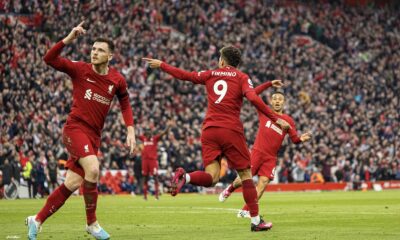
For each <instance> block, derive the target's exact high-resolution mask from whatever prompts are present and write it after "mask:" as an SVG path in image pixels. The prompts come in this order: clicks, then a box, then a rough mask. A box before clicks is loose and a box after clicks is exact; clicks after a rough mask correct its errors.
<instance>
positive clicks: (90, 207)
mask: <svg viewBox="0 0 400 240" xmlns="http://www.w3.org/2000/svg"><path fill="white" fill-rule="evenodd" d="M97 196H98V192H97V182H95V183H92V182H88V181H86V179H85V180H83V198H84V199H85V205H86V221H87V224H88V225H90V224H92V223H94V222H96V220H97V218H96V207H97Z"/></svg>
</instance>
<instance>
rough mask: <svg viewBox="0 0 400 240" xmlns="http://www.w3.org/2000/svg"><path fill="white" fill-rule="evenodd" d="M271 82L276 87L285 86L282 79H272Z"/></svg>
mask: <svg viewBox="0 0 400 240" xmlns="http://www.w3.org/2000/svg"><path fill="white" fill-rule="evenodd" d="M271 83H272V86H273V87H276V88H281V87H283V82H282V80H278V79H277V80H272V81H271Z"/></svg>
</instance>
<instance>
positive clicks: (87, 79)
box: [86, 78, 96, 83]
mask: <svg viewBox="0 0 400 240" xmlns="http://www.w3.org/2000/svg"><path fill="white" fill-rule="evenodd" d="M86 81H88V82H91V83H95V82H96V81H93V80H90V78H86Z"/></svg>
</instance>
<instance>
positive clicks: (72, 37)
mask: <svg viewBox="0 0 400 240" xmlns="http://www.w3.org/2000/svg"><path fill="white" fill-rule="evenodd" d="M84 23H85V21H82V22H81V23H79V25H78V26H76V27H74V28H73V29H72V31H71V32H70V33H69V34H68V36H66V37H65V38H64V39H63V40H62V41H63V43H64V44H65V45H67V44H70V43H72V42H73V41H74V40H75V39H77V38H78V37H79V36H81V35H83V34H85V33H86V29H84V28H83V24H84Z"/></svg>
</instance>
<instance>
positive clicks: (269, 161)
mask: <svg viewBox="0 0 400 240" xmlns="http://www.w3.org/2000/svg"><path fill="white" fill-rule="evenodd" d="M282 85H283V84H282V82H281V80H274V81H272V82H266V83H264V84H261V85H260V86H258V87H256V89H255V91H256V93H257V94H260V93H262V92H263V91H264V90H265V89H267V88H269V87H271V86H274V87H279V88H280V87H282ZM284 104H285V95H284V93H283V91H281V90H277V91H275V92H274V93H273V94H272V98H271V106H272V109H273V110H274V112H275V113H276V114H278V116H279V117H280V118H282V119H284V120H286V121H287V122H288V123H289V124H290V126H291V128H290V129H289V131H288V132H286V131H283V130H282V129H280V128H279V127H278V126H276V125H275V124H274V123H273V121H272V120H271V119H270V118H268V117H267V116H265V115H263V114H262V113H261V112H260V111H258V119H259V125H258V133H257V137H256V140H255V142H254V146H253V149H252V151H251V173H252V175H253V176H255V175H257V176H258V184H257V197H258V199H260V198H261V196H262V195H263V193H264V190H265V188H266V186H267V185H268V183H269V182H270V181H272V180H273V179H274V174H275V167H276V162H277V155H278V151H279V149H280V147H281V146H282V142H283V140H284V139H285V137H286V135H287V134H289V137H290V139H291V141H292V142H293V143H295V144H299V143H302V142H306V141H308V140H310V138H311V133H309V132H307V133H304V134H302V135H301V136H300V137H299V136H298V135H297V131H296V126H295V124H294V121H293V119H292V118H291V117H290V116H289V115H286V114H283V106H284ZM241 186H242V182H241V180H240V178H239V177H237V178H236V179H235V181H234V182H233V183H232V184H230V185H229V186H228V187H227V188H226V189H225V190H224V191H222V192H221V194H220V195H219V200H220V202H224V201H225V200H226V199H227V198H228V197H229V196H230V195H231V193H232V192H234V191H235V189H237V188H239V187H241ZM249 216H250V215H249V207H248V206H247V205H244V207H243V208H242V210H240V211H239V213H238V217H249Z"/></svg>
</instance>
